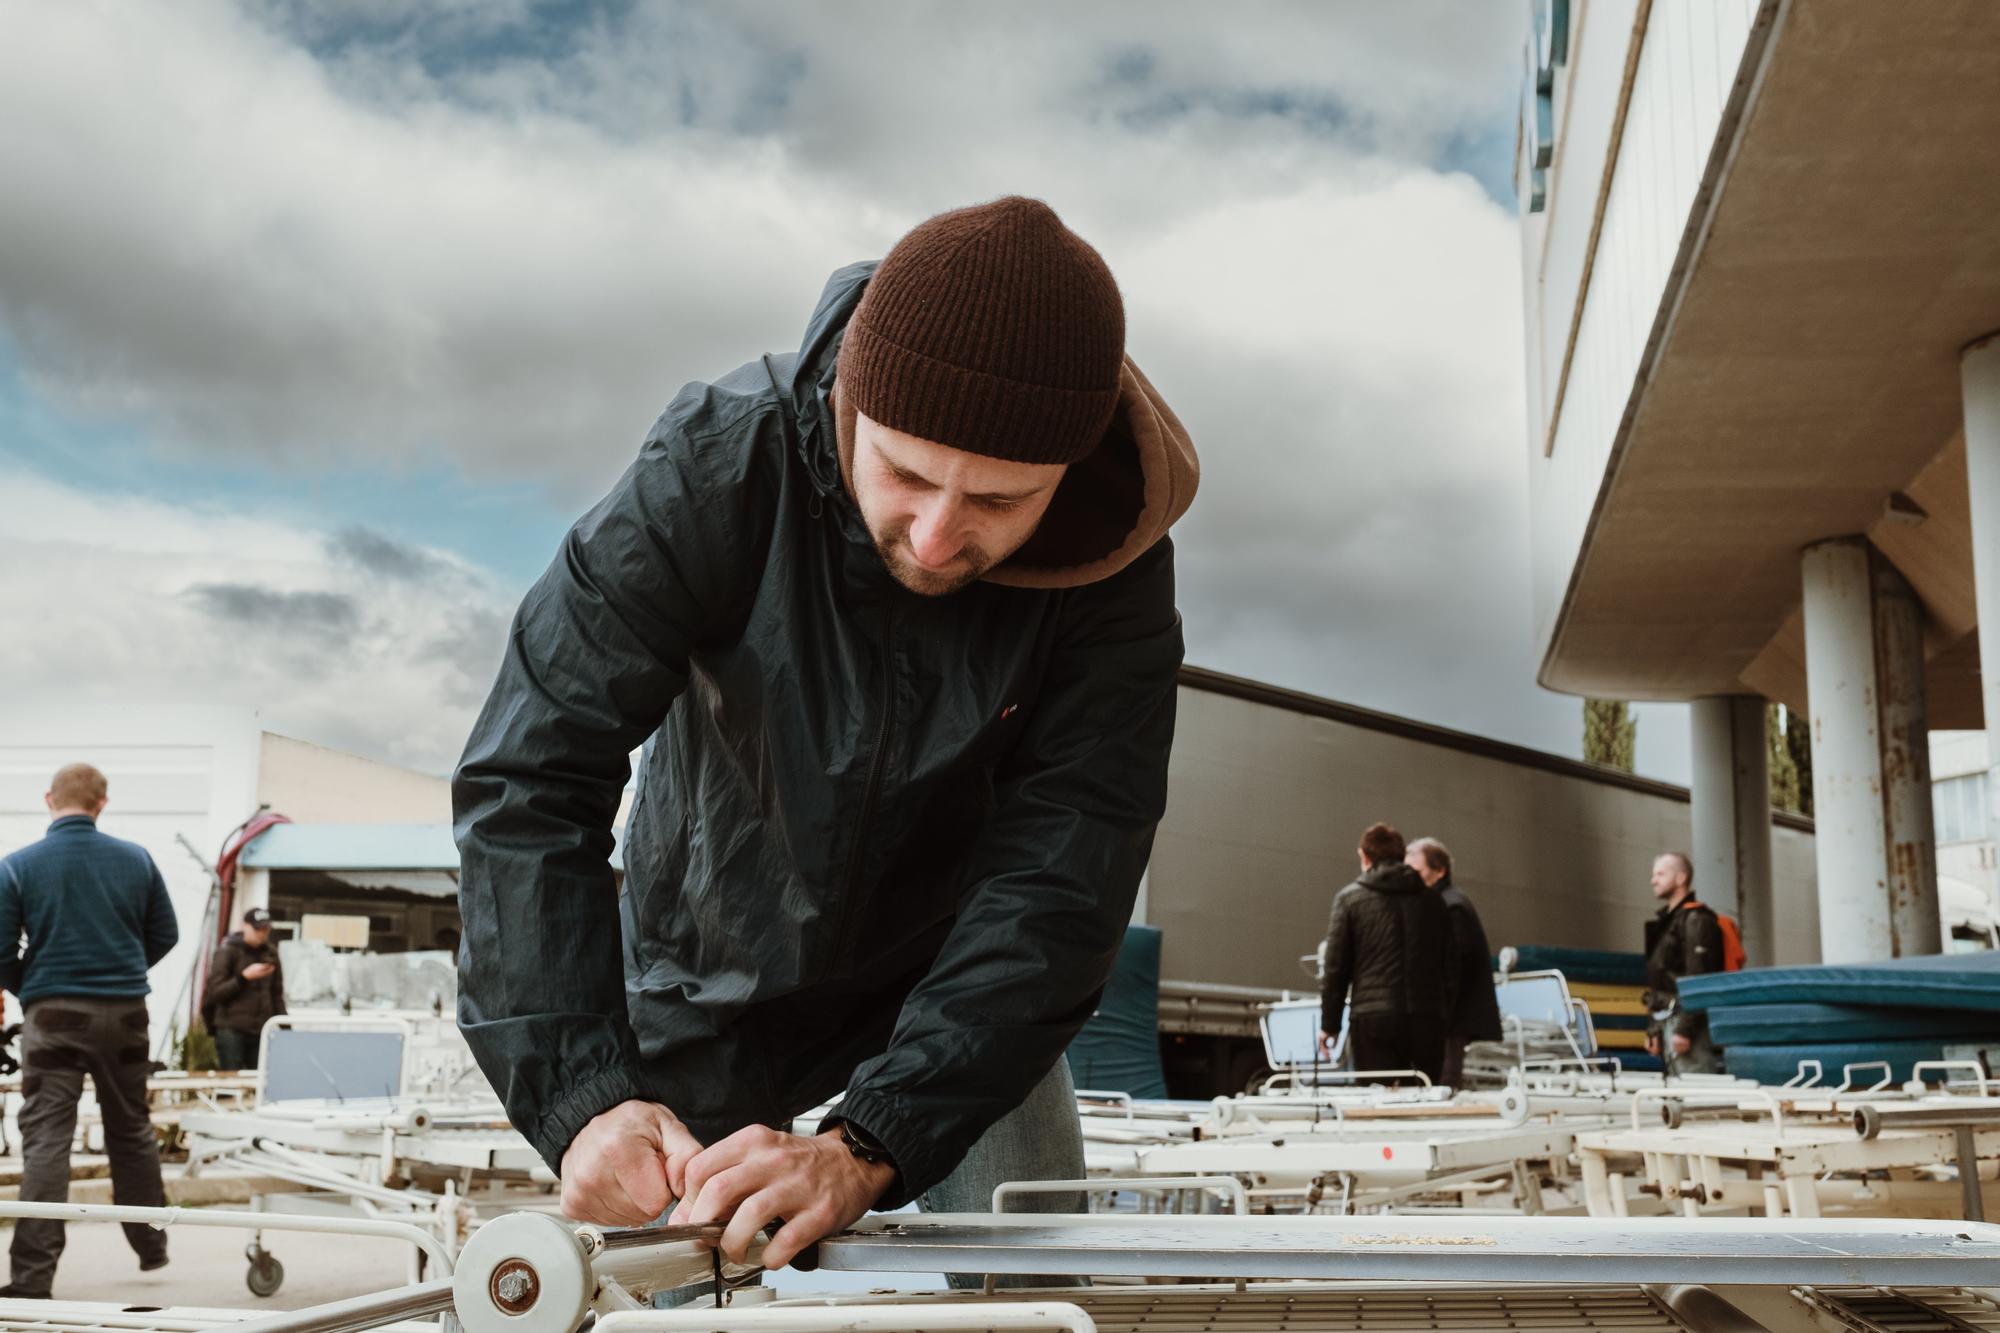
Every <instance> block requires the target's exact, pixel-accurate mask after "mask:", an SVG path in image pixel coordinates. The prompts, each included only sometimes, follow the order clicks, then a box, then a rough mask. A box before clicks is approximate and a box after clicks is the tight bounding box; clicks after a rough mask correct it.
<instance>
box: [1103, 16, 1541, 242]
mask: <svg viewBox="0 0 2000 1333" xmlns="http://www.w3.org/2000/svg"><path fill="white" fill-rule="evenodd" d="M1158 65H1159V61H1158V58H1157V56H1156V55H1155V53H1154V52H1152V51H1151V50H1149V49H1148V48H1146V47H1144V46H1130V47H1123V48H1120V49H1118V50H1116V51H1113V52H1111V53H1110V54H1109V55H1108V56H1107V57H1106V58H1105V59H1104V61H1103V63H1102V68H1101V73H1102V78H1103V90H1104V92H1105V94H1106V95H1107V99H1108V101H1109V103H1110V105H1112V106H1114V107H1115V108H1116V110H1115V111H1113V112H1112V114H1113V115H1115V116H1116V117H1117V118H1118V119H1119V121H1120V122H1121V123H1122V124H1124V126H1125V127H1126V128H1127V129H1130V130H1132V131H1133V132H1135V133H1140V134H1146V133H1153V132H1157V131H1159V130H1161V129H1163V128H1165V127H1166V126H1168V125H1170V124H1172V123H1173V122H1175V121H1178V120H1183V119H1186V118H1187V117H1189V116H1193V115H1211V116H1219V117H1222V118H1224V119H1231V120H1281V121H1286V122H1289V123H1291V124H1293V125H1295V126H1297V127H1298V128H1299V129H1300V130H1302V131H1304V132H1305V133H1307V134H1312V135H1316V136H1321V137H1324V138H1329V139H1339V140H1342V141H1343V142H1346V143H1348V144H1351V145H1353V146H1354V147H1356V148H1359V149H1362V150H1364V151H1373V150H1377V149H1379V147H1380V144H1379V142H1378V140H1379V137H1380V136H1379V134H1378V127H1377V125H1376V123H1375V119H1374V118H1373V117H1372V116H1370V115H1368V114H1366V113H1364V112H1361V111H1358V110H1356V109H1355V108H1354V107H1352V106H1349V105H1348V104H1347V103H1346V102H1345V101H1343V100H1342V99H1341V98H1340V97H1339V96H1337V95H1335V94H1333V93H1331V92H1325V93H1321V92H1310V91H1302V90H1297V89H1289V88H1258V87H1199V86H1195V87H1179V88H1176V87H1169V86H1166V85H1164V84H1156V83H1155V82H1154V76H1155V74H1156V73H1157V70H1158ZM1513 110H1514V108H1513V105H1512V103H1511V102H1509V103H1506V104H1496V105H1495V106H1494V107H1493V110H1492V113H1491V115H1489V116H1487V117H1485V118H1483V119H1481V120H1479V121H1477V122H1474V123H1472V124H1470V125H1467V126H1464V127H1461V128H1460V129H1458V130H1457V131H1455V132H1453V133H1451V134H1449V135H1446V136H1444V137H1443V138H1442V139H1441V140H1439V141H1438V142H1437V143H1435V144H1433V145H1432V146H1431V148H1430V151H1429V152H1428V154H1427V160H1426V161H1425V164H1424V165H1426V166H1429V167H1431V168H1432V169H1434V170H1437V171H1462V172H1464V173H1466V174H1467V175H1469V176H1471V177H1472V178H1473V179H1474V180H1476V181H1478V182H1479V185H1480V188H1481V189H1483V190H1485V191H1486V193H1487V195H1488V196H1489V197H1490V198H1491V199H1492V200H1493V201H1494V202H1495V203H1497V204H1499V205H1501V206H1502V207H1504V208H1506V209H1507V210H1508V211H1509V212H1512V211H1513V209H1514V206H1515V196H1514V170H1513V159H1514V118H1513Z"/></svg>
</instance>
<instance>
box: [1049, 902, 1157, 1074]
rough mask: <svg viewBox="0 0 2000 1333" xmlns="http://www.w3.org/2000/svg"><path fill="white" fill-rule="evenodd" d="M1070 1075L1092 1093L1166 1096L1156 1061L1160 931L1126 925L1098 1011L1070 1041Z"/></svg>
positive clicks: (1150, 927)
mask: <svg viewBox="0 0 2000 1333" xmlns="http://www.w3.org/2000/svg"><path fill="white" fill-rule="evenodd" d="M1068 1054H1069V1072H1070V1078H1071V1079H1073V1080H1074V1081H1075V1083H1076V1086H1077V1087H1079V1088H1088V1089H1090V1090H1092V1091H1095V1092H1129V1093H1130V1094H1132V1095H1133V1096H1134V1097H1149V1098H1159V1097H1164V1096H1166V1095H1167V1076H1166V1072H1165V1070H1164V1069H1162V1067H1161V1064H1160V931H1159V928H1158V927H1156V926H1127V927H1125V943H1124V946H1123V947H1122V948H1120V949H1119V950H1118V962H1117V964H1116V965H1115V966H1114V967H1113V968H1112V969H1111V981H1110V983H1109V984H1107V985H1106V986H1105V988H1104V998H1103V999H1101V1000H1099V1001H1098V1002H1097V1012H1096V1013H1094V1014H1092V1015H1091V1016H1090V1020H1089V1021H1088V1022H1086V1023H1085V1024H1084V1025H1083V1030H1082V1031H1081V1032H1079V1033H1077V1034H1076V1039H1075V1040H1074V1041H1072V1042H1070V1044H1069V1052H1068Z"/></svg>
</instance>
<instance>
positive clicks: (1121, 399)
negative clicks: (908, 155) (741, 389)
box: [793, 260, 1201, 588]
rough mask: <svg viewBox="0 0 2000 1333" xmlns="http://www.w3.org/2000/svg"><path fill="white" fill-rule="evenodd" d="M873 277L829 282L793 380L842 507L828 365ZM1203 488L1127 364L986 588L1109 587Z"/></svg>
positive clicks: (846, 435) (845, 437)
mask: <svg viewBox="0 0 2000 1333" xmlns="http://www.w3.org/2000/svg"><path fill="white" fill-rule="evenodd" d="M874 271H875V261H872V260H871V261H868V262H865V263H859V264H849V265H848V266H847V267H846V268H843V269H841V270H839V271H838V272H836V273H835V274H834V275H833V276H832V277H831V278H829V279H828V280H827V284H826V289H825V290H824V291H823V292H822V293H821V294H820V299H819V304H818V306H817V307H816V308H815V309H814V311H813V315H812V319H811V320H810V321H808V323H807V325H806V333H805V339H804V341H803V342H802V343H801V344H800V347H799V356H798V362H797V371H796V373H795V375H794V377H793V407H794V409H795V410H796V412H797V414H798V418H799V421H800V422H801V423H802V426H803V429H801V431H800V440H799V444H800V448H801V450H802V451H803V452H804V454H805V461H806V466H807V467H808V469H809V470H810V471H811V473H812V475H813V479H814V482H815V483H816V484H817V486H818V487H819V489H820V490H821V491H822V492H823V493H825V494H828V495H835V494H838V495H839V496H841V497H842V498H843V499H844V498H845V495H846V488H845V486H844V484H843V483H842V481H841V475H842V468H841V460H842V459H843V458H846V457H848V456H850V455H851V453H852V450H853V447H854V416H855V412H854V407H853V405H852V404H851V403H847V402H844V401H842V398H841V395H840V393H839V391H838V386H837V384H836V383H835V375H834V366H835V362H836V360H837V359H838V355H839V352H840V340H841V336H842V334H843V333H844V332H845V331H846V328H847V321H848V320H849V319H851V318H852V317H853V315H854V311H855V308H856V307H857V306H859V305H860V304H861V293H862V291H863V290H864V289H865V288H866V287H867V285H868V278H869V275H870V274H872V273H873V272H874ZM1200 479H1201V464H1200V460H1199V459H1198V458H1197V457H1196V456H1195V451H1194V442H1193V440H1192V439H1191V438H1189V436H1188V432H1187V428H1186V427H1185V426H1183V425H1182V424H1181V421H1180V418H1179V417H1177V416H1175V415H1174V412H1173V409H1172V408H1170V407H1168V406H1167V403H1166V400H1165V399H1164V398H1162V397H1161V396H1160V393H1159V391H1158V390H1157V389H1155V388H1154V387H1153V385H1152V383H1151V381H1149V380H1148V379H1147V378H1146V376H1145V375H1144V374H1143V373H1142V372H1141V371H1140V369H1139V367H1138V366H1137V365H1135V364H1134V363H1133V361H1132V358H1131V357H1129V356H1128V357H1126V358H1125V364H1124V367H1123V370H1122V371H1121V373H1120V376H1119V395H1118V408H1117V410H1116V411H1115V412H1114V413H1113V414H1112V418H1111V425H1110V426H1109V427H1108V428H1107V429H1106V431H1105V433H1104V438H1103V440H1102V441H1100V442H1099V444H1098V446H1097V448H1096V449H1095V450H1093V451H1092V452H1091V454H1090V455H1089V456H1088V457H1086V458H1084V459H1083V460H1082V461H1080V462H1076V463H1072V464H1071V465H1070V468H1069V471H1068V473H1067V474H1066V475H1065V476H1064V477H1063V480H1062V484H1061V485H1060V486H1058V487H1057V488H1056V493H1055V496H1054V498H1052V499H1051V500H1050V501H1049V508H1048V512H1047V513H1046V514H1045V515H1043V517H1042V522H1041V524H1040V526H1039V527H1037V528H1036V529H1035V534H1034V536H1032V537H1030V538H1029V539H1028V540H1027V542H1026V543H1024V544H1023V545H1022V547H1021V549H1020V550H1018V551H1016V552H1015V553H1014V554H1013V555H1012V556H1010V557H1009V558H1008V559H1007V560H1006V561H1005V562H1003V563H1002V564H1001V565H999V566H998V567H996V568H995V569H993V570H991V571H989V572H988V573H987V575H986V582H989V583H998V584H1003V585H1005V586H1008V587H1015V588H1071V587H1078V586H1081V585H1083V584H1086V583H1095V582H1097V581H1099V580H1100V579H1106V578H1109V577H1111V576H1112V575H1113V574H1116V573H1117V572H1118V571H1119V570H1121V569H1123V568H1125V567H1126V566H1127V565H1129V564H1131V563H1132V562H1133V561H1134V560H1137V559H1138V558H1139V557H1140V556H1142V555H1144V554H1145V553H1146V552H1147V551H1148V550H1150V549H1152V547H1153V545H1154V544H1155V543H1156V542H1158V541H1159V540H1160V538H1162V537H1164V536H1166V535H1167V530H1168V529H1169V528H1171V527H1172V526H1173V525H1174V523H1175V522H1176V521H1177V520H1178V519H1179V518H1180V516H1181V515H1182V514H1184V513H1186V512H1187V510H1188V506H1189V505H1191V504H1192V503H1194V493H1195V488H1196V486H1197V485H1198V484H1199V482H1200Z"/></svg>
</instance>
